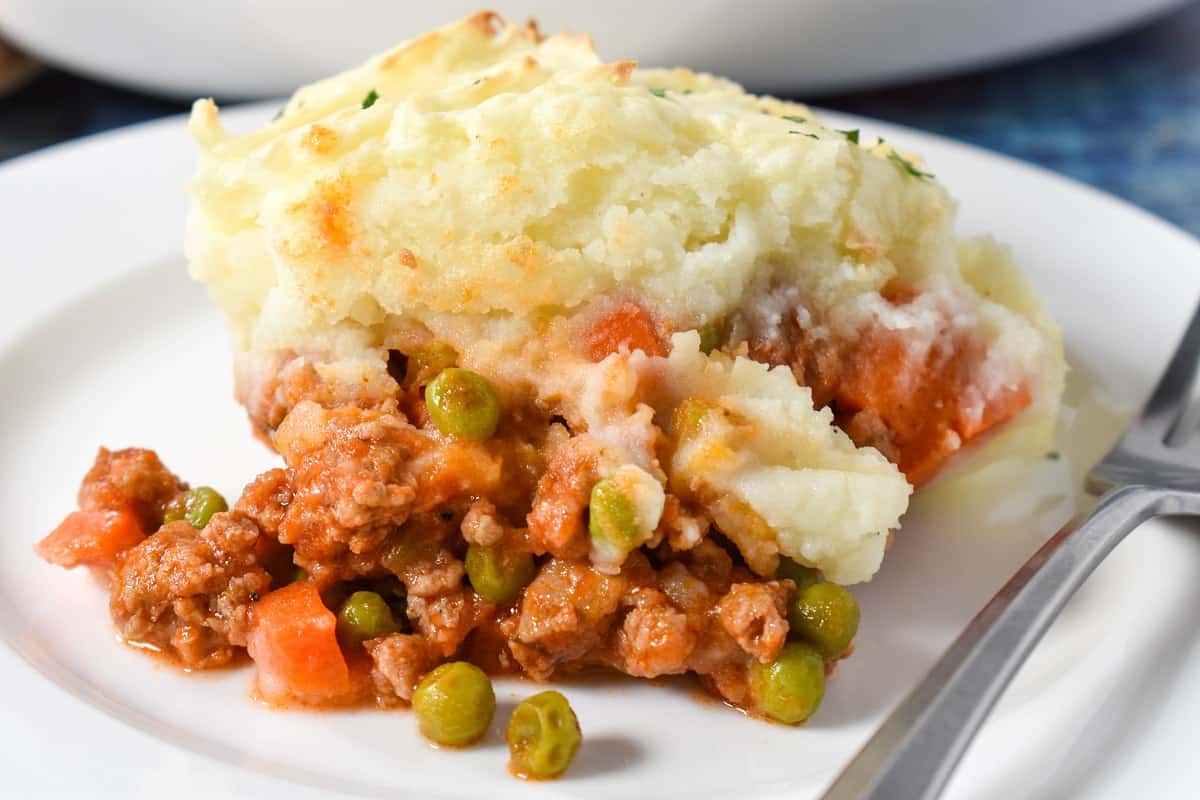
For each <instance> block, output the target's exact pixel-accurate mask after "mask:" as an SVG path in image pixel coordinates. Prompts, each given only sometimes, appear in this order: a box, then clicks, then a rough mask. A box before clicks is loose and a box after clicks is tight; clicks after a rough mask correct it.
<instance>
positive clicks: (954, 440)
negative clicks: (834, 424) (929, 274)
mask: <svg viewBox="0 0 1200 800" xmlns="http://www.w3.org/2000/svg"><path fill="white" fill-rule="evenodd" d="M892 302H896V303H905V302H911V297H909V296H907V295H906V294H898V295H897V297H896V298H894V299H893V300H892ZM978 357H980V350H979V348H978V347H972V345H971V343H970V342H969V341H968V340H966V339H964V338H961V337H960V338H950V337H947V338H945V339H942V340H940V341H938V342H937V343H935V344H934V346H933V347H931V348H930V349H929V351H928V352H927V353H926V355H925V358H924V360H915V359H913V358H912V357H911V355H910V351H909V349H908V347H907V344H906V342H905V335H904V333H903V332H901V331H891V330H886V329H882V328H875V329H872V330H868V331H864V332H863V333H862V334H861V335H860V337H859V340H858V342H857V344H856V345H855V346H854V347H853V348H852V349H851V350H850V351H849V352H848V353H847V354H846V355H845V357H844V359H843V366H844V368H843V371H842V374H841V380H840V382H839V384H838V386H837V390H836V402H837V404H838V408H839V411H840V412H842V413H845V412H856V411H862V410H870V411H873V412H875V413H876V414H878V415H879V417H880V419H882V420H883V421H884V423H885V424H886V425H887V427H888V429H889V430H890V431H891V432H892V435H893V438H894V443H895V445H896V448H897V449H898V450H899V453H900V458H899V467H900V469H901V471H903V472H904V474H905V477H907V478H908V480H909V482H910V483H912V484H913V485H914V486H920V485H921V484H923V483H925V482H926V481H928V480H929V479H931V478H932V477H933V476H934V475H935V474H936V473H937V471H938V470H939V469H940V468H941V466H942V465H943V464H944V463H945V461H946V460H947V459H948V458H950V456H952V455H954V453H956V452H957V451H958V450H959V449H960V448H961V447H962V445H964V444H966V443H967V442H968V441H970V440H971V439H974V438H976V437H978V436H980V435H981V434H983V433H984V432H986V431H988V430H989V429H991V428H994V427H995V426H997V425H999V424H1000V423H1002V422H1004V421H1006V420H1008V419H1009V418H1010V417H1012V416H1014V415H1016V414H1017V413H1018V412H1020V411H1021V410H1022V409H1024V408H1025V407H1026V406H1028V405H1029V403H1030V400H1031V396H1030V392H1029V388H1028V387H1027V386H1021V387H1018V388H1016V389H1012V390H1008V391H1004V392H1000V393H998V394H996V395H994V396H993V397H991V398H989V400H988V402H987V404H986V405H985V406H984V408H983V409H982V411H981V412H979V413H978V414H976V415H972V414H969V413H968V412H967V409H966V408H965V407H964V404H963V398H964V396H966V391H965V390H966V388H967V383H968V380H969V366H970V363H971V362H972V360H973V359H975V358H978Z"/></svg>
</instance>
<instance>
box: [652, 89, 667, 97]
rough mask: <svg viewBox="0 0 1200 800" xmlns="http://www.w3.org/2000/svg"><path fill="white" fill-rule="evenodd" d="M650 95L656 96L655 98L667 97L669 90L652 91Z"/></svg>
mask: <svg viewBox="0 0 1200 800" xmlns="http://www.w3.org/2000/svg"><path fill="white" fill-rule="evenodd" d="M650 94H652V95H654V96H655V97H666V96H667V90H666V89H651V90H650Z"/></svg>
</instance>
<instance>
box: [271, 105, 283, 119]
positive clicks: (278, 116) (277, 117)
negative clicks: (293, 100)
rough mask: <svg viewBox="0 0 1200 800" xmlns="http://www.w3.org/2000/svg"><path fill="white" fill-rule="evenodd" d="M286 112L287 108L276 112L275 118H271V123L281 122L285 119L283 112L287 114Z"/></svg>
mask: <svg viewBox="0 0 1200 800" xmlns="http://www.w3.org/2000/svg"><path fill="white" fill-rule="evenodd" d="M285 111H287V106H284V107H283V108H281V109H279V110H278V111H276V112H275V116H273V117H271V122H279V120H281V119H283V112H285Z"/></svg>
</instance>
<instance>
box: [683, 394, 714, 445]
mask: <svg viewBox="0 0 1200 800" xmlns="http://www.w3.org/2000/svg"><path fill="white" fill-rule="evenodd" d="M719 410H720V409H719V408H718V407H717V406H716V405H714V404H712V403H710V402H707V401H705V400H699V399H697V398H695V397H690V398H688V399H687V400H684V401H683V402H682V403H680V404H679V406H678V407H677V408H676V409H675V418H674V422H673V425H672V427H673V428H674V430H675V436H676V438H677V439H679V440H680V441H684V440H686V439H690V438H692V437H693V436H696V435H698V434H699V433H701V432H702V431H703V430H704V421H705V419H706V418H707V417H708V416H709V414H712V413H714V412H718V411H719Z"/></svg>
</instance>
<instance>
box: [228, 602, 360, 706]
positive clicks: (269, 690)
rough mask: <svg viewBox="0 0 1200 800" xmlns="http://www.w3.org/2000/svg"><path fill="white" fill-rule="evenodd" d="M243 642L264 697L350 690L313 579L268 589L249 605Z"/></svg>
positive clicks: (319, 697)
mask: <svg viewBox="0 0 1200 800" xmlns="http://www.w3.org/2000/svg"><path fill="white" fill-rule="evenodd" d="M251 613H252V618H251V629H250V635H249V637H248V641H247V647H248V649H249V651H250V657H251V658H252V659H254V663H255V664H256V665H257V666H258V690H259V692H260V693H261V694H262V696H263V699H265V700H268V701H270V702H277V703H286V702H295V701H298V702H301V703H314V704H315V703H328V702H336V701H337V700H338V699H340V698H344V697H346V696H347V695H349V694H351V693H352V692H353V683H352V681H351V680H350V669H349V667H348V666H347V664H346V657H345V656H344V655H343V654H342V651H341V648H340V647H339V646H338V641H337V618H336V617H335V616H334V615H333V612H332V611H330V610H329V609H327V608H326V607H325V605H324V603H322V602H321V595H320V593H318V591H317V587H316V586H315V585H314V584H311V583H308V582H307V581H300V582H297V583H293V584H291V585H289V586H285V587H283V588H282V589H276V590H275V591H273V592H270V593H269V594H267V595H266V596H265V597H263V598H262V599H261V600H259V601H258V602H257V603H255V604H254V607H253V609H252V612H251Z"/></svg>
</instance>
